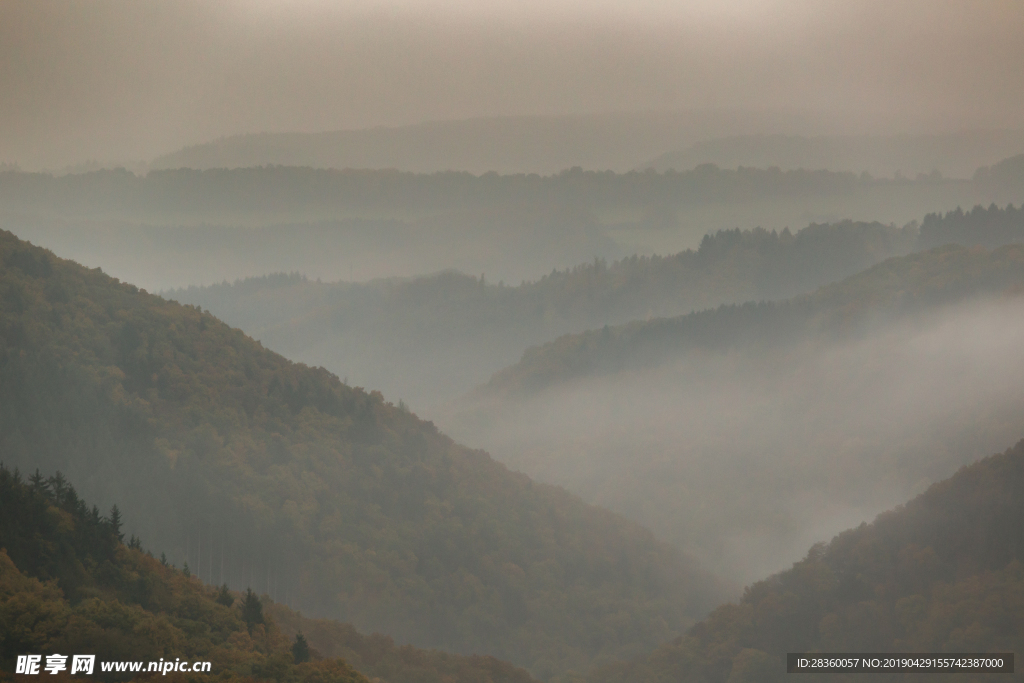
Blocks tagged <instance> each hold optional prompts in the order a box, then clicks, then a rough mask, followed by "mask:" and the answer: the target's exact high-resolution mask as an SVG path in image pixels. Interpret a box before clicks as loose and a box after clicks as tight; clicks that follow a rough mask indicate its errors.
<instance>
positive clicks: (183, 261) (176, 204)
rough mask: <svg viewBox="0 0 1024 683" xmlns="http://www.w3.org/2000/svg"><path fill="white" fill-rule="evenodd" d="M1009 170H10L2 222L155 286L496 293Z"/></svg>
mask: <svg viewBox="0 0 1024 683" xmlns="http://www.w3.org/2000/svg"><path fill="white" fill-rule="evenodd" d="M1009 161H1012V160H1008V162H1007V163H1000V164H997V165H996V166H993V167H991V168H990V169H988V170H987V171H986V173H984V174H982V173H979V174H978V175H977V177H976V178H973V179H970V180H951V179H946V178H937V177H925V178H922V179H873V178H867V177H861V176H858V175H857V174H854V173H848V172H833V171H824V170H811V171H808V170H794V171H781V170H779V169H755V168H742V169H724V168H719V167H716V166H713V165H704V166H700V167H698V168H695V169H692V170H689V171H683V172H675V171H669V172H665V173H656V172H629V173H621V174H617V173H612V172H610V171H608V172H597V171H584V170H582V169H579V168H574V169H569V170H566V171H562V172H559V173H557V174H553V175H547V176H541V175H526V174H512V175H498V174H492V173H487V174H482V175H474V174H471V173H468V172H441V173H432V174H414V173H408V172H402V171H395V170H332V169H313V168H308V167H306V168H302V167H284V166H275V167H259V168H238V169H231V170H225V169H209V170H190V169H177V170H165V171H152V172H150V173H149V174H147V175H145V176H136V175H133V174H131V173H129V172H127V171H123V170H122V171H96V172H92V173H83V174H79V175H67V176H60V177H53V176H50V175H47V174H31V173H18V172H13V171H7V172H0V227H2V228H5V229H9V230H11V231H12V232H15V233H16V234H18V235H20V236H22V237H23V238H26V239H32V240H34V241H37V242H40V243H45V244H47V245H50V246H51V247H52V248H53V249H54V250H55V252H57V253H58V254H60V255H62V256H65V257H71V258H75V259H76V260H79V261H80V262H83V263H86V264H87V265H90V266H101V267H103V268H104V269H105V270H106V271H107V272H111V273H113V274H114V275H116V276H118V277H120V278H122V279H127V280H129V281H132V282H135V283H136V284H138V285H140V286H144V287H147V288H149V289H167V288H172V287H181V286H188V285H196V284H204V283H207V284H208V283H211V282H220V281H222V280H224V279H229V280H234V279H239V278H244V277H251V276H259V275H265V274H268V273H273V272H282V271H283V272H289V271H293V270H295V271H300V272H303V273H305V274H306V275H308V276H309V277H311V278H318V277H319V278H321V279H324V280H369V279H373V278H376V277H394V276H399V277H409V276H417V275H423V274H426V273H432V272H437V271H440V270H447V269H456V270H460V271H462V272H466V273H471V274H474V275H477V274H479V273H485V274H486V276H487V277H488V278H489V279H490V280H491V281H493V282H497V281H501V280H504V281H506V282H513V283H515V282H521V281H522V280H535V279H537V278H539V277H541V276H543V275H544V274H546V273H550V272H551V270H552V269H556V268H557V269H562V268H565V267H566V266H571V265H573V264H577V263H583V262H586V261H592V260H593V259H594V258H595V257H597V258H600V259H605V260H609V261H611V260H616V259H621V258H623V257H625V256H629V255H631V254H645V255H651V254H673V253H677V252H679V251H682V250H684V249H687V248H696V247H697V245H698V244H699V243H700V240H701V239H702V238H703V236H704V235H706V234H709V233H715V232H717V231H719V230H734V229H736V228H740V229H742V230H751V229H755V228H757V227H761V228H764V229H766V230H769V231H771V230H776V231H778V232H781V231H783V230H784V229H786V228H787V227H788V228H790V230H795V229H797V228H799V227H802V226H805V225H808V224H810V223H818V224H823V223H838V222H841V221H843V220H847V219H849V220H854V221H859V222H873V221H878V222H880V223H883V224H886V225H888V224H895V225H904V224H906V223H909V222H911V221H913V220H920V218H921V217H922V216H924V215H925V214H926V213H930V212H947V211H953V210H955V209H956V208H957V206H961V207H971V206H975V205H976V204H981V205H984V206H988V205H989V204H991V203H992V202H996V203H997V204H999V205H1005V204H1006V203H1014V204H1015V205H1019V204H1020V203H1022V202H1024V173H1022V172H1021V171H1020V169H1019V168H1018V167H1017V166H1014V165H1013V164H1012V163H1009Z"/></svg>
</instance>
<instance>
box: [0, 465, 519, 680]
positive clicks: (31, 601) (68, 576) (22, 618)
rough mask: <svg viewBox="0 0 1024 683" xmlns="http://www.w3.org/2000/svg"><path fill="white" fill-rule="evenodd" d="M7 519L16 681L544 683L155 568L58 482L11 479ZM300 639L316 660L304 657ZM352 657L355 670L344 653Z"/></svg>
mask: <svg viewBox="0 0 1024 683" xmlns="http://www.w3.org/2000/svg"><path fill="white" fill-rule="evenodd" d="M0 513H2V514H0V666H2V667H3V670H4V671H7V672H11V671H13V670H14V662H15V659H16V657H17V656H18V655H25V654H51V653H53V652H61V653H65V652H70V653H80V654H84V653H91V654H94V655H96V657H97V661H96V663H95V666H94V671H93V672H92V675H93V676H94V677H95V678H96V679H98V680H119V679H122V680H123V679H127V678H130V677H131V676H130V675H126V674H125V673H123V672H122V673H121V674H120V675H117V674H116V673H104V672H103V671H102V666H103V663H104V662H111V661H121V660H128V661H135V662H138V661H140V660H146V661H147V664H146V665H145V666H148V662H149V661H156V660H158V659H160V658H164V659H165V660H166V661H170V662H174V661H176V660H181V659H184V660H187V661H188V662H189V663H190V664H191V663H193V662H195V661H208V662H210V664H211V667H210V671H209V675H195V676H192V675H191V673H192V672H189V674H190V675H189V676H187V678H188V680H193V681H195V680H201V681H205V680H211V681H212V680H225V679H235V680H237V679H239V678H246V679H247V680H257V681H277V683H285V682H288V683H292V682H298V681H324V682H326V681H337V682H338V683H368V681H367V679H366V678H365V677H364V676H362V675H360V674H359V673H356V672H355V671H353V669H352V668H351V667H350V666H349V663H351V662H352V661H356V660H358V662H359V669H360V671H362V672H363V673H364V674H366V675H369V676H371V677H373V680H377V681H381V683H424V682H428V681H429V682H430V683H434V682H437V683H441V682H442V681H447V682H450V683H455V682H456V681H457V682H459V683H531V682H532V681H533V680H534V679H532V678H531V677H530V676H529V674H527V673H526V672H525V671H523V670H522V669H517V668H515V667H513V666H512V665H510V664H508V663H505V662H501V661H499V660H496V659H494V658H493V657H460V656H458V655H453V654H448V653H441V652H434V651H424V650H418V649H416V648H413V647H410V646H405V647H402V648H398V647H395V645H394V643H393V642H392V641H391V640H390V639H389V638H387V637H386V636H382V635H379V634H378V635H374V636H364V635H361V634H359V633H357V632H356V631H355V629H353V628H352V627H351V626H349V625H348V624H339V623H337V622H328V621H323V620H321V621H313V620H310V619H307V618H304V617H302V616H301V615H300V614H297V613H296V612H294V611H292V610H290V609H288V608H287V607H285V606H284V605H280V604H275V603H273V602H272V601H270V599H269V598H268V597H267V596H263V598H262V599H259V598H257V597H256V596H253V595H248V594H246V593H241V594H239V593H231V592H230V591H227V590H226V589H224V588H221V589H217V588H216V587H211V586H209V585H205V584H203V583H202V582H201V581H200V580H199V579H198V578H197V577H195V576H192V575H191V572H190V571H189V569H188V567H187V566H186V567H184V568H183V569H177V568H174V567H172V566H169V565H168V563H167V562H166V560H165V559H162V560H161V561H157V560H156V559H154V558H153V555H152V553H151V552H148V551H144V549H143V548H142V544H141V541H140V540H139V539H138V538H136V537H135V536H132V537H131V538H130V539H128V541H127V543H125V542H124V538H123V536H124V534H123V533H122V532H121V527H122V526H123V525H124V522H125V520H124V518H123V517H121V516H120V513H119V511H118V510H116V508H115V509H112V510H111V513H110V515H109V516H107V515H101V514H100V513H99V511H98V510H97V509H96V508H95V507H93V508H92V510H90V509H89V508H88V506H87V504H86V503H85V501H82V500H81V499H79V498H78V494H77V492H76V491H75V489H74V487H73V486H71V485H70V484H69V483H68V482H67V480H66V479H65V478H64V477H63V476H62V475H60V474H59V473H58V474H57V475H54V476H51V477H48V478H44V477H42V476H41V475H39V474H38V473H36V474H34V475H32V476H30V477H29V478H28V479H25V478H24V477H22V476H21V475H20V474H19V473H18V472H17V471H15V472H13V473H12V472H11V471H10V470H7V469H6V468H2V467H0ZM27 625H30V626H31V628H26V626H27ZM299 633H302V634H303V637H304V638H305V637H307V636H308V639H307V643H308V645H309V648H308V652H306V653H305V654H303V653H301V652H300V653H299V655H298V657H296V655H295V652H294V650H293V647H294V645H295V643H296V642H297V641H298V640H299V639H298V635H299ZM341 649H344V652H345V656H346V657H347V658H348V659H349V663H346V661H345V660H344V659H341V658H340V655H339V654H338V653H336V652H335V650H341ZM325 656H326V657H327V659H325ZM303 659H307V660H308V661H307V662H303V661H302V660H303ZM67 663H68V665H69V666H68V670H69V671H70V668H71V667H70V661H68V662H67ZM162 675H168V673H166V672H165V673H163V674H162ZM169 675H170V677H171V680H179V679H184V678H186V676H184V675H182V674H176V673H173V672H171V673H170V674H169Z"/></svg>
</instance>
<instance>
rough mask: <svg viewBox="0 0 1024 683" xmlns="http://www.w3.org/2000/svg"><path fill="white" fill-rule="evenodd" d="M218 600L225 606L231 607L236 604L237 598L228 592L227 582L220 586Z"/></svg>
mask: <svg viewBox="0 0 1024 683" xmlns="http://www.w3.org/2000/svg"><path fill="white" fill-rule="evenodd" d="M217 602H218V603H219V604H221V605H224V606H225V607H231V605H233V604H235V598H234V597H233V596H232V595H231V593H229V592H228V585H227V584H226V583H225V584H224V585H223V586H221V587H220V591H219V592H218V593H217Z"/></svg>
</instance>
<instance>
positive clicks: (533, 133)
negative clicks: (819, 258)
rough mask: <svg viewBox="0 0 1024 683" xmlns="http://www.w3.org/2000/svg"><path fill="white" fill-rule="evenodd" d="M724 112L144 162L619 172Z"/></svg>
mask: <svg viewBox="0 0 1024 683" xmlns="http://www.w3.org/2000/svg"><path fill="white" fill-rule="evenodd" d="M742 118H743V115H741V114H739V115H737V114H729V113H722V112H718V113H714V114H712V113H677V114H671V113H669V114H656V113H649V114H621V115H594V116H506V117H494V118H477V119H467V120H461V121H435V122H429V123H421V124H416V125H410V126H400V127H393V128H385V127H379V128H366V129H358V130H342V131H331V132H323V133H258V134H251V135H234V136H230V137H226V138H221V139H219V140H214V141H211V142H207V143H204V144H199V145H193V146H190V147H185V148H184V149H181V150H179V151H177V152H172V153H170V154H165V155H163V156H161V157H158V158H156V159H154V160H153V161H152V162H151V163H150V168H151V169H168V168H197V169H206V168H244V167H247V166H276V165H283V166H310V167H313V168H338V169H342V168H394V169H398V170H401V171H412V172H415V173H435V172H437V171H469V172H470V173H487V172H488V171H495V172H497V173H539V174H544V175H547V174H551V173H557V172H559V171H562V170H565V169H567V168H571V167H573V166H581V167H583V168H587V169H592V170H599V171H600V170H613V171H618V172H622V171H628V170H629V169H631V168H634V167H635V166H636V165H637V164H639V163H640V162H641V161H643V160H644V159H647V158H650V157H652V156H654V155H655V154H657V153H659V152H660V151H662V150H664V149H666V148H670V147H673V146H678V145H682V144H686V143H687V142H688V141H692V140H695V139H699V138H700V137H703V136H706V135H709V134H710V135H714V134H716V133H718V132H719V131H723V130H727V129H728V128H729V127H730V126H732V125H735V123H736V122H737V120H738V119H742Z"/></svg>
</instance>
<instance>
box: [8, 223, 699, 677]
mask: <svg viewBox="0 0 1024 683" xmlns="http://www.w3.org/2000/svg"><path fill="white" fill-rule="evenodd" d="M0 263H2V264H3V266H2V269H0V301H2V302H3V305H2V307H0V449H2V452H3V453H4V454H5V459H6V461H7V462H8V464H10V465H12V466H22V467H33V468H34V467H41V468H49V469H51V470H55V469H60V470H62V471H63V472H65V474H66V475H67V477H68V479H69V480H70V481H72V482H74V484H75V486H76V487H78V489H79V490H80V491H83V492H85V493H87V494H88V495H89V496H90V497H91V498H92V499H93V500H96V501H97V502H98V503H100V504H102V505H106V504H109V503H110V502H112V501H117V502H118V503H119V504H120V505H121V506H122V508H123V510H124V512H125V515H126V518H127V519H130V520H132V522H131V523H132V525H134V528H132V529H129V531H131V532H132V533H138V534H140V535H142V536H143V537H145V538H147V539H149V540H150V542H152V543H154V544H155V545H157V546H158V547H161V548H164V549H165V550H166V552H167V554H168V556H169V557H170V558H171V559H172V561H173V562H175V563H180V562H184V561H186V560H187V561H188V562H189V564H190V566H191V567H192V571H193V572H194V573H195V574H196V575H197V576H201V577H203V578H205V579H206V580H207V581H209V582H210V583H214V584H219V583H224V582H227V583H228V584H229V585H231V586H232V587H235V588H240V587H244V586H249V585H251V586H254V587H255V588H257V589H258V590H260V591H261V592H266V593H268V594H269V595H271V597H273V598H274V599H275V600H279V601H281V602H284V603H286V604H288V605H292V606H295V607H299V608H302V609H303V610H306V611H309V612H311V613H312V614H314V615H316V616H331V617H335V618H342V619H344V620H346V621H350V622H352V623H353V624H355V625H356V626H357V627H359V628H361V629H364V630H368V631H374V630H379V631H383V632H386V633H389V634H390V635H392V636H393V637H394V638H395V639H396V640H398V641H399V642H412V643H413V644H417V645H422V646H429V647H443V648H444V649H447V650H449V651H453V652H457V653H478V654H493V655H496V656H500V657H502V658H505V659H508V660H510V661H512V662H514V663H516V664H519V665H522V666H526V667H527V668H529V669H530V670H531V671H533V672H534V673H536V674H540V675H543V676H551V675H553V674H556V673H559V672H564V671H566V670H567V669H569V668H575V669H577V670H582V669H583V668H586V667H587V666H589V665H590V664H592V663H593V662H595V661H597V660H599V659H607V658H609V657H614V656H621V655H622V654H623V653H626V652H630V651H640V650H643V649H644V648H646V647H651V646H653V645H654V644H656V643H657V642H659V641H661V640H663V639H665V638H666V637H667V636H668V635H669V634H671V633H672V632H678V631H680V630H681V629H682V628H683V627H684V626H686V625H687V624H688V623H689V622H690V621H691V620H692V618H693V617H695V616H698V615H699V614H701V612H702V611H703V610H705V609H707V608H708V607H710V604H713V601H714V600H715V596H716V595H717V592H716V591H717V590H718V589H717V588H716V583H715V582H714V581H712V580H710V579H709V578H707V577H705V576H704V575H703V574H702V573H700V572H699V571H697V570H695V569H694V568H693V567H692V566H691V565H690V564H689V563H688V562H687V561H685V560H683V559H682V558H680V557H679V556H678V554H677V553H676V552H675V551H674V550H672V549H670V548H669V547H667V546H665V545H663V544H660V543H658V542H656V541H655V540H654V538H653V537H652V535H651V534H650V533H649V532H647V531H645V530H643V529H641V528H640V527H638V526H637V525H635V524H633V523H630V522H627V521H625V520H623V519H621V518H618V517H616V516H615V515H613V514H610V513H607V512H605V511H602V510H599V509H597V508H594V507H590V506H588V505H585V504H583V503H582V502H581V501H579V500H578V499H576V498H573V497H572V496H570V495H569V494H567V493H566V492H564V491H562V490H560V489H556V488H554V487H550V486H545V485H542V484H537V483H534V482H532V481H531V480H530V479H528V478H527V477H526V476H524V475H521V474H514V473H511V472H509V471H508V470H507V469H506V468H505V467H504V466H502V465H500V464H498V463H496V462H494V461H493V460H491V459H490V457H488V456H487V454H485V453H483V452H481V451H473V450H469V449H466V448H463V447H461V446H458V445H457V444H455V443H454V442H452V441H451V440H450V439H448V438H447V437H445V436H443V435H442V434H440V433H439V432H438V431H437V429H436V428H435V427H434V426H433V425H432V424H431V423H428V422H424V421H422V420H420V419H419V418H417V417H416V416H415V415H412V414H411V413H409V412H408V411H406V410H404V409H403V408H402V407H401V406H395V405H392V404H390V403H387V402H385V401H384V400H383V398H382V396H381V395H380V394H379V393H378V392H370V393H368V392H366V391H364V390H362V389H359V388H353V387H350V386H348V385H346V384H344V383H342V382H341V381H340V380H339V379H338V378H337V377H335V376H333V375H331V374H330V373H329V372H327V371H326V370H324V369H322V368H310V367H306V366H303V365H296V364H294V363H291V362H289V361H287V360H285V359H284V358H282V357H281V356H278V355H277V354H274V353H272V352H270V351H268V350H266V349H264V348H262V347H261V346H260V345H259V344H258V343H257V342H255V341H253V340H252V339H250V338H248V337H246V336H245V335H244V334H243V333H242V332H240V331H238V330H232V329H231V328H229V327H228V326H227V325H225V324H224V323H222V322H220V321H218V320H217V319H216V318H214V317H213V316H211V315H209V314H208V313H205V312H202V311H200V310H198V309H197V308H195V307H191V306H182V305H179V304H175V303H172V302H167V301H164V300H162V299H160V298H158V297H155V296H153V295H150V294H146V293H145V292H142V291H140V290H138V289H137V288H136V287H134V286H132V285H128V284H123V283H118V282H117V281H115V280H113V279H112V278H110V277H108V276H106V275H104V274H102V273H101V272H99V271H98V270H89V269H86V268H83V267H81V266H78V265H76V264H74V263H71V262H68V261H63V260H60V259H57V258H55V257H54V256H53V255H52V254H51V253H49V252H47V251H44V250H43V249H40V248H38V247H33V246H31V245H29V244H27V243H25V242H22V241H20V240H18V239H17V238H15V237H14V236H13V235H11V234H10V233H3V234H2V235H0Z"/></svg>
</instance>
